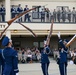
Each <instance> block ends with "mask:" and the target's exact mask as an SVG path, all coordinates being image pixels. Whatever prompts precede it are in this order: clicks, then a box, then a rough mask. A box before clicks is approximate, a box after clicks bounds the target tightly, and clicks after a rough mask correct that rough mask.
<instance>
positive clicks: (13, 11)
mask: <svg viewBox="0 0 76 75" xmlns="http://www.w3.org/2000/svg"><path fill="white" fill-rule="evenodd" d="M15 15H16V8H15V7H14V5H12V7H11V18H14V17H15Z"/></svg>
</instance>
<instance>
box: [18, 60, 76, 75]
mask: <svg viewBox="0 0 76 75" xmlns="http://www.w3.org/2000/svg"><path fill="white" fill-rule="evenodd" d="M67 68H68V70H67V72H68V74H67V75H76V65H74V64H70V63H69V62H68V67H67ZM19 71H20V72H19V75H43V74H42V70H41V64H40V63H25V64H19ZM49 75H60V74H59V67H58V65H57V64H56V61H54V60H50V65H49Z"/></svg>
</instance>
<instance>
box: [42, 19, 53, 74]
mask: <svg viewBox="0 0 76 75" xmlns="http://www.w3.org/2000/svg"><path fill="white" fill-rule="evenodd" d="M53 21H54V20H52V24H51V28H50V32H49V34H48V36H47V39H46V41H44V48H43V50H42V51H41V68H42V72H43V75H49V74H48V68H49V63H50V61H49V58H48V55H49V54H50V48H49V45H50V37H51V36H52V29H53Z"/></svg>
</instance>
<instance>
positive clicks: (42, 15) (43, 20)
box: [41, 8, 45, 22]
mask: <svg viewBox="0 0 76 75" xmlns="http://www.w3.org/2000/svg"><path fill="white" fill-rule="evenodd" d="M41 22H45V10H44V8H42V11H41Z"/></svg>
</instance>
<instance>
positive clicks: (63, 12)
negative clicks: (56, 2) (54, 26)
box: [61, 7, 66, 22]
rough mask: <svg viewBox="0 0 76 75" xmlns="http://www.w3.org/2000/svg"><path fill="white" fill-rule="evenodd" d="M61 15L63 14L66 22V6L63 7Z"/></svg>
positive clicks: (63, 19)
mask: <svg viewBox="0 0 76 75" xmlns="http://www.w3.org/2000/svg"><path fill="white" fill-rule="evenodd" d="M61 15H62V17H61V18H62V21H63V22H65V19H66V11H65V9H64V7H62V12H61Z"/></svg>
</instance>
